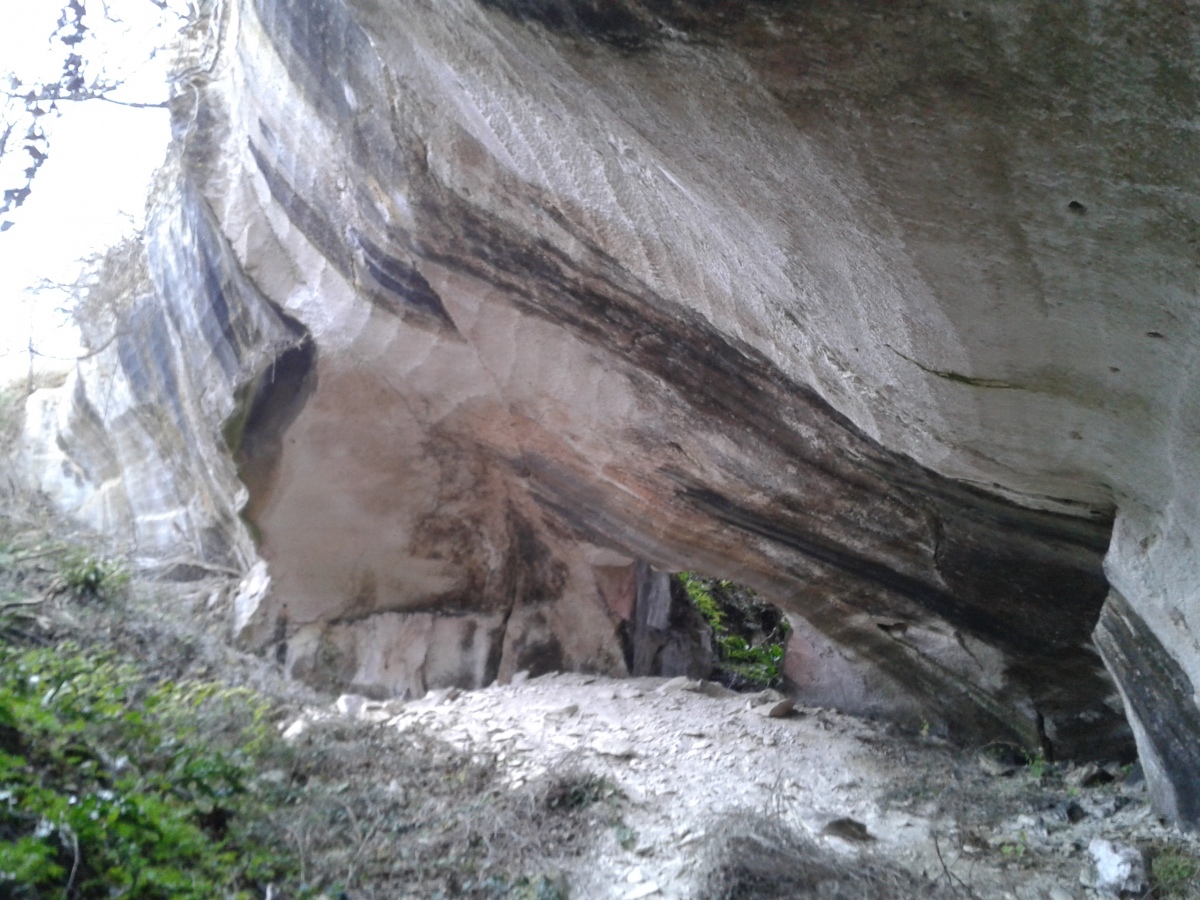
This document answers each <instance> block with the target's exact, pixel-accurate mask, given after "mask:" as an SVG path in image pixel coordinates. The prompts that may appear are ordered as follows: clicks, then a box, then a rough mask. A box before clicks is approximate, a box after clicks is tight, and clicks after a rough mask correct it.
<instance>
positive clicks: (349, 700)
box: [333, 694, 367, 719]
mask: <svg viewBox="0 0 1200 900" xmlns="http://www.w3.org/2000/svg"><path fill="white" fill-rule="evenodd" d="M366 705H367V698H366V697H363V696H360V695H359V694H342V696H340V697H338V698H337V700H336V701H334V704H333V708H334V709H336V710H337V711H338V712H339V713H341V714H342V715H343V716H346V717H348V718H351V719H357V718H358V717H359V715H360V714H361V713H362V711H363V707H365V706H366Z"/></svg>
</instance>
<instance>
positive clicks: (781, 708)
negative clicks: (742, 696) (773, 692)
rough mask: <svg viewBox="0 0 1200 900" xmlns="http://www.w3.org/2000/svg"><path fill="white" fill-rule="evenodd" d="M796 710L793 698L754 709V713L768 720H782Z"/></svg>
mask: <svg viewBox="0 0 1200 900" xmlns="http://www.w3.org/2000/svg"><path fill="white" fill-rule="evenodd" d="M795 708H796V701H795V700H793V699H792V698H791V697H784V698H783V699H782V700H779V701H777V702H775V703H766V704H763V705H762V706H756V707H754V712H756V713H757V714H758V715H760V716H763V717H764V718H768V719H782V718H784V717H785V716H790V715H791V714H792V710H793V709H795Z"/></svg>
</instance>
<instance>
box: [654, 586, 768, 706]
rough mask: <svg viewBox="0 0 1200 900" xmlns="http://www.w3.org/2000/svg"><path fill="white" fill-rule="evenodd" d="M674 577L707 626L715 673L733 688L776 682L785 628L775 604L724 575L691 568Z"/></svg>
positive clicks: (753, 686) (766, 684)
mask: <svg viewBox="0 0 1200 900" xmlns="http://www.w3.org/2000/svg"><path fill="white" fill-rule="evenodd" d="M676 578H677V579H678V582H679V584H680V585H682V587H683V589H684V591H685V592H686V593H687V596H688V599H689V600H690V601H691V604H692V606H694V607H695V608H696V610H697V612H699V613H700V615H701V616H702V617H703V618H704V620H705V621H706V622H707V623H708V625H709V627H710V628H711V629H712V633H713V643H714V646H715V649H716V651H717V656H718V673H717V676H716V677H717V679H718V680H720V681H723V682H725V683H727V684H729V686H730V687H735V688H756V687H774V686H776V685H778V684H779V682H780V681H781V680H782V678H783V657H784V651H785V646H786V644H787V639H788V635H789V633H790V629H789V627H788V624H787V620H786V619H785V618H784V617H783V615H782V614H781V613H780V612H779V610H777V609H776V608H775V607H773V606H771V605H770V604H768V603H766V602H764V601H763V600H762V599H761V598H759V596H758V595H757V594H755V593H754V591H752V590H750V589H749V588H746V587H740V586H738V585H735V584H733V583H732V582H730V581H726V580H722V579H716V578H705V577H703V576H701V575H696V574H695V573H693V572H680V573H679V575H677V576H676Z"/></svg>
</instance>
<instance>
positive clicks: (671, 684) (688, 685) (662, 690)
mask: <svg viewBox="0 0 1200 900" xmlns="http://www.w3.org/2000/svg"><path fill="white" fill-rule="evenodd" d="M699 686H700V682H698V681H692V680H690V679H689V678H687V677H686V676H684V675H678V676H676V677H675V678H672V679H671V680H670V681H664V682H663V683H662V684H660V685H659V686H658V688H657V689H656V690H655V693H656V694H678V693H679V692H680V691H695V690H698V689H699Z"/></svg>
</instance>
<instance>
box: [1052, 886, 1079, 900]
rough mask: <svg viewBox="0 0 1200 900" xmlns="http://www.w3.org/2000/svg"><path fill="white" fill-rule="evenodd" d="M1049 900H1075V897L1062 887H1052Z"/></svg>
mask: <svg viewBox="0 0 1200 900" xmlns="http://www.w3.org/2000/svg"><path fill="white" fill-rule="evenodd" d="M1048 900H1075V898H1074V896H1072V895H1071V893H1070V892H1069V891H1064V890H1063V889H1062V888H1060V887H1052V888H1050V894H1049V896H1048Z"/></svg>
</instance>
